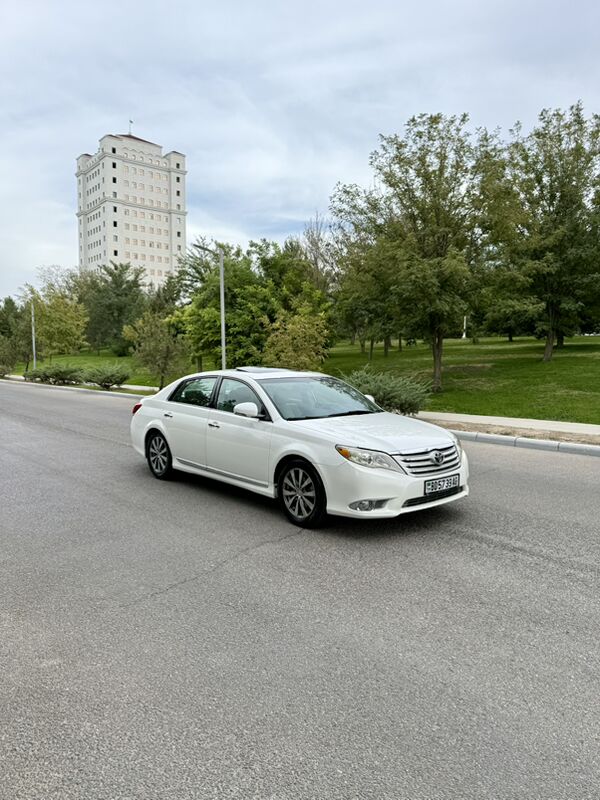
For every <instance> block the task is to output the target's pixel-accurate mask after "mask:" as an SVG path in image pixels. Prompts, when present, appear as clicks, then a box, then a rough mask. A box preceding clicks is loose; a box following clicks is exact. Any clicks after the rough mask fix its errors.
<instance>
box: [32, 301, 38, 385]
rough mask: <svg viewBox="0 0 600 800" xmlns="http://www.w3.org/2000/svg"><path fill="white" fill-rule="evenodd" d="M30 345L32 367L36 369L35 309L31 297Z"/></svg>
mask: <svg viewBox="0 0 600 800" xmlns="http://www.w3.org/2000/svg"><path fill="white" fill-rule="evenodd" d="M31 347H32V350H33V368H34V369H37V355H36V351H35V311H34V305H33V297H32V298H31Z"/></svg>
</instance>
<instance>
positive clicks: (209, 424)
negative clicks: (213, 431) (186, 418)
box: [208, 422, 221, 428]
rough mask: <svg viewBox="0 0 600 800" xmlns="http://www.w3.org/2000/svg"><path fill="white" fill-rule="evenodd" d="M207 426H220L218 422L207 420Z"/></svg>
mask: <svg viewBox="0 0 600 800" xmlns="http://www.w3.org/2000/svg"><path fill="white" fill-rule="evenodd" d="M208 427H209V428H220V427H221V426H220V425H219V423H218V422H209V423H208Z"/></svg>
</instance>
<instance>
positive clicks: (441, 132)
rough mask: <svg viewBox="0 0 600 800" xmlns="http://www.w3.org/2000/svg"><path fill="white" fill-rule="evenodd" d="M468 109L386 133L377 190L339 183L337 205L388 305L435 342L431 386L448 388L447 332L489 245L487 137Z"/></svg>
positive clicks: (378, 156) (375, 157)
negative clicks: (484, 203)
mask: <svg viewBox="0 0 600 800" xmlns="http://www.w3.org/2000/svg"><path fill="white" fill-rule="evenodd" d="M467 123H468V117H467V116H466V115H463V116H461V117H454V116H452V117H444V116H443V115H442V114H431V115H427V114H421V115H419V116H417V117H413V118H412V119H410V120H409V121H408V123H407V124H406V127H405V131H404V134H403V135H402V136H400V135H393V136H382V137H380V141H381V144H380V148H379V150H376V151H375V152H374V153H373V154H372V155H371V160H370V163H371V166H372V167H373V169H374V171H375V176H376V182H375V184H376V188H373V189H369V190H361V189H359V188H358V187H356V186H338V188H337V190H336V192H335V194H334V197H333V199H332V211H333V213H334V216H335V217H336V219H337V220H338V224H339V226H340V228H341V230H342V231H343V232H344V233H345V235H346V237H347V238H348V237H349V238H353V239H354V240H355V241H357V242H360V243H361V245H362V247H363V248H364V249H365V250H366V251H367V253H368V254H369V259H370V262H371V264H375V265H378V266H376V274H378V275H381V276H382V282H383V285H384V286H386V280H385V279H386V277H387V276H386V269H387V268H388V267H389V265H390V264H392V265H393V268H394V273H395V274H394V276H393V281H392V283H391V285H390V286H389V290H387V291H386V294H387V296H388V299H387V302H386V305H387V307H388V308H389V307H390V302H392V301H393V302H394V303H395V313H391V314H390V319H391V320H393V319H394V317H396V320H397V324H400V321H402V322H403V324H406V325H407V326H409V327H410V328H411V329H412V330H413V331H415V332H417V333H419V334H420V335H422V336H423V337H425V338H426V339H427V340H428V341H429V342H430V344H431V348H432V355H433V385H432V391H440V390H441V388H442V353H443V342H444V338H445V336H447V335H448V334H449V333H450V332H451V331H453V330H456V329H457V328H458V327H459V326H460V322H461V317H462V315H463V314H464V312H465V310H466V306H467V297H468V292H469V289H470V277H471V273H470V269H471V267H472V266H473V265H474V264H475V263H476V261H477V258H478V256H479V252H480V248H481V241H480V240H481V238H482V237H481V228H480V216H481V199H480V194H481V162H482V161H485V159H484V154H485V153H486V152H487V150H486V146H487V139H486V135H484V133H483V132H481V133H480V134H479V137H478V139H477V141H476V142H473V140H472V137H471V135H470V134H469V132H468V130H467Z"/></svg>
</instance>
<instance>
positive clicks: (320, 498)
mask: <svg viewBox="0 0 600 800" xmlns="http://www.w3.org/2000/svg"><path fill="white" fill-rule="evenodd" d="M277 497H278V499H279V503H280V505H281V508H282V510H283V513H284V514H285V515H286V517H287V518H288V519H289V520H290V522H293V523H294V525H298V526H299V527H300V528H317V527H318V526H319V525H321V524H322V523H323V522H324V520H325V517H326V516H327V497H326V495H325V488H324V487H323V483H322V481H321V478H320V477H319V475H318V473H317V471H316V470H315V468H314V467H312V466H311V465H310V464H309V463H308V461H304V459H301V458H298V459H295V460H294V461H290V462H288V463H287V464H286V465H285V467H284V468H283V469H282V470H281V474H280V475H279V480H278V482H277Z"/></svg>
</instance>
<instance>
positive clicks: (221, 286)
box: [219, 247, 227, 369]
mask: <svg viewBox="0 0 600 800" xmlns="http://www.w3.org/2000/svg"><path fill="white" fill-rule="evenodd" d="M219 297H220V303H221V369H227V355H226V353H225V270H224V267H223V251H222V250H221V248H220V247H219Z"/></svg>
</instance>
